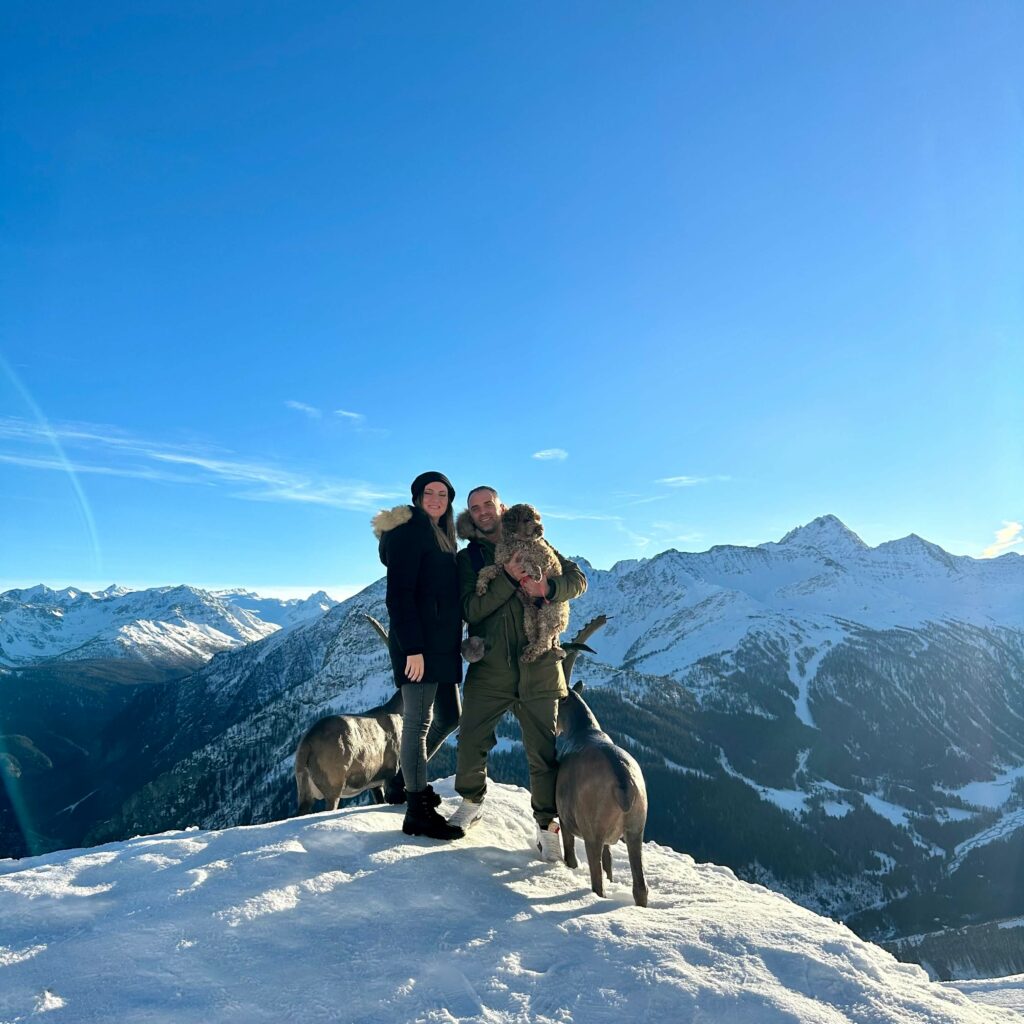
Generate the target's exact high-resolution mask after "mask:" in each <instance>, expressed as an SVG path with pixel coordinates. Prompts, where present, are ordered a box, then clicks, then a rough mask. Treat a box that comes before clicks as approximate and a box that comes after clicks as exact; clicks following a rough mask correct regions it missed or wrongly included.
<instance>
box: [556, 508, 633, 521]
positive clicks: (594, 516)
mask: <svg viewBox="0 0 1024 1024" xmlns="http://www.w3.org/2000/svg"><path fill="white" fill-rule="evenodd" d="M544 518H545V519H567V520H577V519H586V520H590V521H592V522H595V523H621V522H622V516H613V515H609V514H608V513H606V512H573V511H566V510H564V509H563V510H556V511H554V512H552V511H550V510H548V509H545V510H544Z"/></svg>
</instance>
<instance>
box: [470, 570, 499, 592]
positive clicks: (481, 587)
mask: <svg viewBox="0 0 1024 1024" xmlns="http://www.w3.org/2000/svg"><path fill="white" fill-rule="evenodd" d="M501 569H502V567H501V566H500V565H485V566H484V567H483V568H482V569H481V570H480V572H479V573H477V577H476V595H477V597H483V596H484V594H486V593H487V587H488V585H489V584H490V582H491V580H495V579H497V578H498V574H499V573H500V572H501Z"/></svg>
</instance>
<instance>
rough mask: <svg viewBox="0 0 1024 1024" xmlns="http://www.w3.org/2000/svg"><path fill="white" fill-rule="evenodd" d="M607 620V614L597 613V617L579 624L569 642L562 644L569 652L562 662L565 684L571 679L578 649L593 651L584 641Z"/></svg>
mask: <svg viewBox="0 0 1024 1024" xmlns="http://www.w3.org/2000/svg"><path fill="white" fill-rule="evenodd" d="M607 621H608V616H607V615H598V616H597V618H594V619H591V620H590V621H589V622H588V623H587V624H586V625H585V626H581V627H580V628H579V630H578V631H577V632H576V635H575V636H574V637H573V638H572V640H571V641H570V642H569V643H567V644H563V645H562V646H563V647H564V648H565V650H566V651H568V652H569V653H568V654H566V656H565V661H563V662H562V671H563V672H564V673H565V684H566V686H568V685H569V680H570V679H572V670H573V666H574V665H575V664H576V659H577V658H578V657H579V654H580V651H586V652H587V653H588V654H593V653H595V652H594V650H593V649H592V648H590V647H588V646H587V644H586V641H587V640H589V639H590V637H592V636H593V635H594V634H595V633H596V632H597V631H598V630H599V629H600V628H601V627H602V626H603V625H605V623H606V622H607Z"/></svg>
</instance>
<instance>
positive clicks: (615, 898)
mask: <svg viewBox="0 0 1024 1024" xmlns="http://www.w3.org/2000/svg"><path fill="white" fill-rule="evenodd" d="M438 788H439V790H440V792H441V793H442V795H443V796H444V797H445V802H444V806H443V808H442V809H443V810H444V811H446V812H449V813H450V812H451V811H452V810H453V809H454V806H455V799H454V791H453V789H452V785H451V780H445V781H444V782H442V783H440V784H438ZM402 813H403V809H402V808H394V807H387V806H383V807H351V808H346V809H344V810H341V811H337V812H331V813H322V814H317V815H311V816H309V817H304V818H293V819H288V820H285V821H278V822H273V823H271V824H267V825H257V826H251V827H248V828H233V829H226V830H223V831H214V832H200V831H198V830H190V831H185V832H168V833H165V834H162V835H157V836H149V837H145V838H141V837H140V838H136V839H132V840H129V841H127V842H122V843H114V844H111V845H108V846H103V847H98V848H95V849H91V850H76V851H63V852H61V853H57V854H49V855H47V856H44V857H37V858H32V859H27V860H23V861H0V922H2V925H0V1021H3V1022H10V1024H13V1022H21V1021H27V1020H29V1019H35V1015H36V1014H39V1013H43V1012H46V1013H50V1014H52V1017H47V1018H46V1019H47V1020H51V1021H53V1022H54V1024H59V1022H60V1021H67V1022H74V1024H93V1022H96V1024H98V1022H101V1021H102V1022H107V1021H132V1022H139V1024H143V1022H167V1024H171V1022H174V1024H185V1022H191V1021H196V1022H199V1021H202V1022H204V1024H205V1022H238V1024H243V1022H244V1024H257V1022H262V1021H266V1022H273V1024H279V1022H281V1021H284V1020H301V1021H303V1022H317V1021H324V1022H327V1021H330V1022H337V1021H344V1022H352V1024H357V1022H362V1024H371V1022H373V1024H376V1022H380V1024H396V1022H398V1024H400V1022H403V1021H424V1022H437V1024H442V1022H443V1024H458V1022H480V1024H513V1022H515V1024H527V1022H529V1024H534V1022H536V1024H572V1022H580V1024H593V1022H601V1021H615V1022H620V1021H623V1020H627V1021H630V1020H641V1021H642V1020H661V1021H669V1022H672V1021H680V1022H684V1021H700V1022H702V1024H715V1022H722V1024H773V1022H786V1024H796V1022H801V1024H841V1022H857V1024H876V1022H879V1024H880V1022H892V1024H896V1022H899V1024H911V1022H913V1024H957V1022H964V1024H967V1022H971V1024H986V1022H987V1024H996V1022H1001V1024H1009V1022H1024V1016H1022V1015H1021V1014H1019V1013H1018V1012H1016V1010H1015V1009H1013V1007H1015V1006H1016V1007H1019V1006H1020V1002H1019V995H1020V986H1021V979H1006V981H1005V982H999V981H994V982H986V983H979V982H962V983H959V988H958V987H953V986H949V985H946V986H944V985H940V984H936V983H933V982H931V981H929V980H928V977H927V975H926V974H925V973H924V971H923V970H922V969H921V968H919V967H917V966H915V965H910V964H901V963H898V962H897V961H896V960H895V959H894V958H893V957H892V956H891V955H890V954H889V953H887V952H885V951H883V950H882V949H880V948H878V947H877V946H873V945H871V944H869V943H866V942H864V941H862V940H860V939H858V938H857V937H856V936H855V935H854V934H853V933H852V932H851V931H849V930H848V929H847V928H845V927H844V926H842V925H839V924H836V923H835V922H833V921H830V920H828V919H826V918H823V917H819V916H817V915H815V914H813V913H811V912H810V911H807V910H804V909H802V908H800V907H798V906H796V905H795V904H793V903H791V902H790V901H789V900H787V899H785V898H784V897H782V896H780V895H778V894H776V893H772V892H769V891H768V890H766V889H764V888H762V887H760V886H756V885H749V884H747V883H744V882H740V881H737V880H736V878H735V877H734V876H733V874H732V872H730V871H729V870H728V869H725V868H721V867H717V866H714V865H711V864H696V863H694V861H693V860H692V859H691V858H690V857H688V856H686V855H684V854H680V853H676V852H674V851H672V850H669V849H667V848H664V847H660V846H657V845H656V844H653V843H648V844H647V845H646V846H645V848H644V858H645V868H646V873H647V880H648V884H649V886H650V890H651V899H650V906H649V907H648V908H646V909H642V908H639V907H636V906H635V905H634V904H633V900H632V896H631V893H630V888H629V869H628V864H627V861H626V857H625V851H624V848H623V847H622V846H621V845H620V846H619V847H617V848H616V849H615V850H614V852H613V862H614V869H615V877H616V881H615V882H613V883H611V884H610V885H609V886H608V889H607V891H608V894H609V896H608V898H605V899H601V898H599V897H597V896H595V895H594V894H593V893H592V892H591V891H590V887H589V878H588V875H587V873H586V869H585V867H584V865H585V857H583V851H582V844H579V846H580V849H579V855H580V857H581V866H580V868H578V869H577V870H575V871H572V870H570V869H569V868H567V867H566V866H565V865H564V864H555V865H549V864H543V863H541V862H540V861H538V860H536V859H535V858H534V857H533V855H532V853H531V852H530V850H529V843H530V840H531V838H532V835H533V824H532V820H531V816H530V806H529V796H528V794H527V793H526V792H525V791H524V790H521V789H518V788H515V787H511V786H502V785H496V784H492V785H491V787H490V789H489V792H488V798H487V803H486V812H485V816H484V818H483V820H482V821H481V823H480V824H479V825H477V826H476V827H474V828H473V829H472V830H471V831H470V833H469V835H468V836H467V837H466V838H465V839H463V840H461V841H459V842H455V843H450V844H446V843H438V842H435V841H432V840H428V839H422V838H409V837H407V836H404V835H403V834H402V832H401V828H400V826H401V816H402ZM960 988H962V989H963V991H966V992H968V993H969V994H970V996H971V998H968V996H967V995H964V994H963V991H960V990H959V989H960ZM975 999H976V1000H978V1001H975ZM1015 1000H1016V1001H1015Z"/></svg>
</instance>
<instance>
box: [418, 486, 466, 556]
mask: <svg viewBox="0 0 1024 1024" xmlns="http://www.w3.org/2000/svg"><path fill="white" fill-rule="evenodd" d="M415 504H416V507H417V508H418V509H419V510H420V511H421V512H423V514H424V515H425V516H427V518H428V519H430V525H431V527H433V530H434V540H436V541H437V546H438V547H439V548H440V549H441V550H442V551H449V552H451V553H452V554H455V551H456V549H457V548H458V546H459V542H458V541H457V540H456V539H455V516H454V514H453V513H452V499H451V497H450V496H449V498H448V507H447V508H446V509H445V510H444V512H443V514H442V515H441V517H440V518H439V519H438V521H437V522H436V523H435V522H434V520H433V519H431V517H430V516H429V515H427V511H426V509H424V508H423V495H422V494H421V495H420V496H419V497H418V498H416V499H415Z"/></svg>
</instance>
